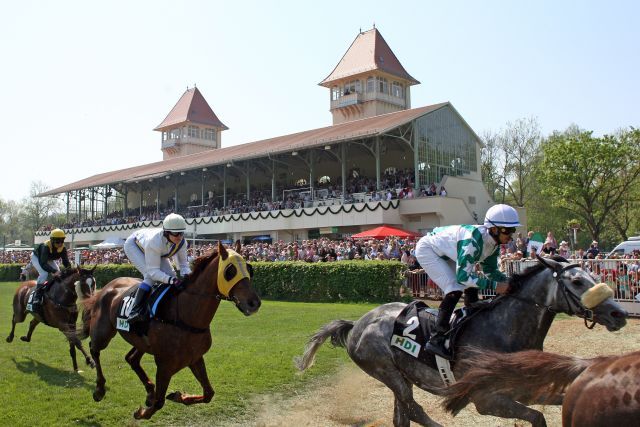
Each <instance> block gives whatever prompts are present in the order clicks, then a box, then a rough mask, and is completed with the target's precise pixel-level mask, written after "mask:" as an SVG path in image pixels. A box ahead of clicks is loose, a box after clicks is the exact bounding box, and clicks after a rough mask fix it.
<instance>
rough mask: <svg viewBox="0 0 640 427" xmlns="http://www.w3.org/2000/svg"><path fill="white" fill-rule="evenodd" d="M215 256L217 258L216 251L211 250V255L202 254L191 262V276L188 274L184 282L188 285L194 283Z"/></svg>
mask: <svg viewBox="0 0 640 427" xmlns="http://www.w3.org/2000/svg"><path fill="white" fill-rule="evenodd" d="M217 256H218V250H217V249H213V250H212V251H211V253H208V254H204V255H202V256H199V257H198V258H196V260H195V261H194V262H193V270H192V271H191V274H189V275H188V276H187V277H186V278H185V281H186V282H188V283H191V282H194V281H195V280H196V279H197V278H198V276H199V275H200V274H201V273H202V272H203V271H204V269H205V268H206V267H207V265H209V263H210V262H211V261H212V260H213V259H214V258H215V257H217Z"/></svg>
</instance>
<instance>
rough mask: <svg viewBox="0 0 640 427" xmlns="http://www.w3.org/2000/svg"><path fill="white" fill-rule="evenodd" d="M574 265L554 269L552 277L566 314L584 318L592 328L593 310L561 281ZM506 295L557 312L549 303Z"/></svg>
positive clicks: (588, 326)
mask: <svg viewBox="0 0 640 427" xmlns="http://www.w3.org/2000/svg"><path fill="white" fill-rule="evenodd" d="M575 267H580V265H579V264H569V265H566V266H564V267H562V268H561V269H560V271H554V272H553V278H554V279H556V283H558V286H559V287H560V290H561V291H562V296H563V297H564V300H565V302H566V303H567V309H568V314H569V315H570V316H574V315H576V316H578V317H582V318H583V319H584V326H585V327H587V328H588V329H593V328H594V327H595V325H596V321H595V320H594V318H593V310H591V309H588V308H585V307H583V305H582V303H581V302H580V297H578V296H577V295H576V294H574V293H573V291H571V289H568V288H567V286H566V285H565V284H564V282H563V281H562V274H563V273H564V272H565V271H567V270H569V269H571V268H575ZM505 296H506V297H509V298H513V299H516V300H518V301H522V302H524V303H527V304H529V305H533V306H535V307H536V308H538V309H543V310H547V311H548V312H550V313H553V314H558V313H559V312H558V311H557V310H555V309H553V308H552V307H551V306H550V305H543V304H538V303H537V302H535V301H532V300H529V299H526V298H522V297H519V296H517V295H505ZM501 297H502V296H500V297H498V298H496V301H498V300H500V299H501ZM572 302H573V304H574V306H577V307H578V310H574V309H573V307H572V304H571V303H572ZM589 321H590V322H591V324H589V323H588V322H589Z"/></svg>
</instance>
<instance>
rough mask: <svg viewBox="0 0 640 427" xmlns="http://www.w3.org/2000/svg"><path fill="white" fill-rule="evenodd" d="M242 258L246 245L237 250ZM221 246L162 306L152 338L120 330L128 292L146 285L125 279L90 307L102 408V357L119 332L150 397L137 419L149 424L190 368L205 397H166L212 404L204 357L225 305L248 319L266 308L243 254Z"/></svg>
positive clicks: (88, 324)
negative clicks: (149, 370) (148, 367)
mask: <svg viewBox="0 0 640 427" xmlns="http://www.w3.org/2000/svg"><path fill="white" fill-rule="evenodd" d="M236 251H237V252H240V245H239V244H238V245H237V246H236ZM237 252H234V251H232V250H227V249H225V248H224V246H222V245H218V251H214V252H212V253H211V254H209V255H205V256H202V257H200V258H198V259H197V260H196V261H195V265H194V268H193V272H192V273H191V274H190V275H189V276H188V277H187V278H186V279H185V281H184V284H185V286H186V289H185V290H184V291H182V292H180V293H179V294H177V296H174V297H173V298H170V299H169V300H168V301H166V302H165V303H164V304H160V306H159V307H158V312H157V313H156V316H155V317H154V318H152V319H151V322H150V325H149V330H148V332H147V335H146V336H140V335H137V334H135V333H132V332H126V331H123V330H120V329H116V322H117V321H118V320H117V318H118V308H119V306H120V301H121V300H123V298H124V297H125V292H126V291H127V290H129V289H130V288H131V287H132V286H135V285H137V284H138V283H140V280H139V279H134V278H130V277H121V278H118V279H115V280H112V281H111V282H110V283H109V284H108V285H107V286H105V287H104V288H103V289H102V290H101V291H100V292H99V293H97V294H96V295H95V296H94V297H92V298H90V299H89V300H88V301H86V302H85V312H84V313H83V316H82V317H83V322H84V328H83V335H82V337H86V336H90V337H91V344H90V348H91V355H92V356H93V360H94V361H95V363H96V374H97V379H96V390H95V392H94V393H93V398H94V400H95V401H96V402H98V401H100V400H102V398H103V397H104V395H105V383H106V380H105V377H104V375H103V373H102V366H101V364H100V352H101V351H102V350H104V349H105V348H106V347H107V345H108V344H109V342H110V341H111V339H112V338H113V337H114V336H115V335H116V332H119V333H120V335H121V336H122V337H123V338H124V339H125V340H126V341H127V342H128V343H130V344H131V345H133V348H132V349H131V350H130V351H129V353H127V355H126V356H125V360H126V361H127V363H129V365H131V368H132V369H133V370H134V372H135V373H136V374H137V375H138V378H140V381H142V384H143V385H144V388H145V390H146V391H147V399H146V402H145V404H146V406H147V407H146V408H142V407H141V408H139V409H138V410H137V411H136V412H134V414H133V416H134V417H135V418H137V419H140V418H145V419H149V418H151V416H152V415H153V414H154V413H155V412H156V411H158V410H159V409H161V408H162V406H163V405H164V402H165V393H166V391H167V388H168V386H169V381H170V380H171V377H173V375H175V374H176V373H177V372H178V371H180V370H181V369H183V368H185V367H187V366H188V367H189V369H191V372H193V375H194V376H195V377H196V379H197V380H198V381H199V382H200V384H201V385H202V389H203V395H201V396H198V395H187V394H183V393H181V392H179V391H176V392H174V393H171V394H169V395H168V396H166V398H167V399H169V400H172V401H174V402H178V403H183V404H185V405H192V404H194V403H208V402H210V401H211V399H213V395H214V390H213V387H212V386H211V383H210V382H209V378H208V377H207V368H206V366H205V363H204V358H203V355H204V354H205V353H206V352H207V351H208V350H209V348H210V347H211V331H210V330H209V327H210V324H211V321H212V320H213V316H214V315H215V314H216V310H217V309H218V305H219V304H220V300H222V299H227V300H230V301H233V302H234V303H235V305H236V307H237V308H238V309H239V310H240V311H241V312H242V313H243V314H244V315H246V316H249V315H251V314H253V313H255V312H256V311H258V309H259V308H260V304H261V302H260V298H259V297H258V295H257V294H256V293H255V291H254V290H253V289H252V288H251V276H252V269H251V266H250V265H249V264H247V263H246V262H245V260H244V259H243V258H242V257H241V256H240V255H239V254H238V253H237ZM145 353H149V354H153V356H154V360H155V363H156V367H157V371H156V385H155V386H154V384H153V382H152V381H151V380H150V379H149V377H148V376H147V374H146V372H145V371H144V370H143V369H142V366H140V359H141V358H142V356H143V355H144V354H145Z"/></svg>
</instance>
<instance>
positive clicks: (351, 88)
mask: <svg viewBox="0 0 640 427" xmlns="http://www.w3.org/2000/svg"><path fill="white" fill-rule="evenodd" d="M360 91H362V87H361V86H360V80H352V81H350V82H349V83H347V84H345V85H344V94H345V95H348V94H350V93H356V92H357V93H359V92H360Z"/></svg>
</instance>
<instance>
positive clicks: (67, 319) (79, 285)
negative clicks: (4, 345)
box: [7, 267, 96, 372]
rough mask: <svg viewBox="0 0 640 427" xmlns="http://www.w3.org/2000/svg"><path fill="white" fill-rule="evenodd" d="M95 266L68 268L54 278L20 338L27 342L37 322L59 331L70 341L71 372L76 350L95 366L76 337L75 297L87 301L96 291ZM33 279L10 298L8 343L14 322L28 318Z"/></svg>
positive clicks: (75, 369)
mask: <svg viewBox="0 0 640 427" xmlns="http://www.w3.org/2000/svg"><path fill="white" fill-rule="evenodd" d="M94 270H95V267H94V268H93V269H91V270H86V269H83V268H69V269H66V270H64V271H62V272H61V275H60V276H59V277H56V278H55V279H53V282H52V283H51V284H50V285H49V287H48V290H47V291H46V292H45V294H44V298H43V303H42V311H41V312H40V313H31V314H32V315H33V319H32V320H31V322H30V323H29V331H28V332H27V335H25V336H22V337H20V339H21V340H22V341H25V342H30V341H31V335H32V334H33V330H34V329H35V328H36V326H38V324H39V323H40V322H42V323H44V324H45V325H48V326H51V327H53V328H58V329H59V330H60V331H61V332H62V333H63V334H65V336H66V337H67V340H68V341H69V354H70V355H71V360H72V361H73V370H74V371H76V372H77V371H78V362H77V361H76V348H77V349H78V350H80V351H81V352H82V354H83V355H84V358H85V361H86V362H87V365H89V366H91V367H92V368H93V367H94V364H93V360H91V357H90V356H89V355H88V354H87V352H86V351H85V350H84V347H82V342H80V340H79V339H78V337H77V336H76V320H78V306H77V305H76V302H77V300H78V294H80V297H81V299H86V298H89V297H90V296H91V295H92V294H93V291H94V290H95V283H96V280H95V278H94V277H93V272H94ZM35 285H36V282H35V280H31V281H27V282H24V283H23V284H22V285H20V287H19V288H18V289H17V290H16V293H15V295H14V296H13V317H12V319H11V332H10V333H9V336H8V337H7V342H12V341H13V338H14V333H15V329H16V323H22V322H24V320H25V319H26V317H27V301H28V300H29V296H30V295H31V293H32V292H33V290H34V288H35Z"/></svg>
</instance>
